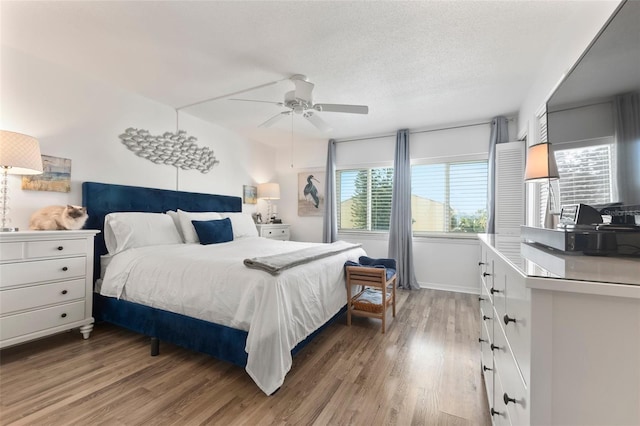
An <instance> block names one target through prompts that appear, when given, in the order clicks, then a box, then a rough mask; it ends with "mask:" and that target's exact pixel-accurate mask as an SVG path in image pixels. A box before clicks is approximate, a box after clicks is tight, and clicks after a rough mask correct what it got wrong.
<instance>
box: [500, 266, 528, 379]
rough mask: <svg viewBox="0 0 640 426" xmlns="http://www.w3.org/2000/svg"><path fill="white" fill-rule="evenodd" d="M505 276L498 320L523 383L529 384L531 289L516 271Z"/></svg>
mask: <svg viewBox="0 0 640 426" xmlns="http://www.w3.org/2000/svg"><path fill="white" fill-rule="evenodd" d="M506 277H507V284H506V289H505V295H506V298H505V299H506V306H505V313H504V315H503V316H502V317H501V318H498V320H499V321H500V325H501V326H502V327H503V329H504V332H505V335H506V337H507V340H508V341H509V346H511V351H512V352H513V356H514V358H515V360H516V363H517V365H518V368H519V369H520V372H521V373H522V376H523V378H524V381H525V385H529V383H530V378H531V374H530V372H531V290H529V289H528V288H526V287H525V279H524V277H522V276H521V275H519V274H518V273H517V272H516V271H513V270H512V271H509V272H508V273H507V275H506ZM505 316H507V318H505ZM512 320H515V321H512Z"/></svg>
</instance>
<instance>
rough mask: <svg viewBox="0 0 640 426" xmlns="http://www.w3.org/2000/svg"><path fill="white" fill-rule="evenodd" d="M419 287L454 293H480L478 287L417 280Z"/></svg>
mask: <svg viewBox="0 0 640 426" xmlns="http://www.w3.org/2000/svg"><path fill="white" fill-rule="evenodd" d="M418 284H419V285H420V288H428V289H431V290H443V291H453V292H455V293H468V294H480V289H479V288H469V287H465V286H461V285H453V284H438V283H425V282H419V283H418Z"/></svg>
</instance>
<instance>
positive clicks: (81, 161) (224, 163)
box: [0, 46, 275, 229]
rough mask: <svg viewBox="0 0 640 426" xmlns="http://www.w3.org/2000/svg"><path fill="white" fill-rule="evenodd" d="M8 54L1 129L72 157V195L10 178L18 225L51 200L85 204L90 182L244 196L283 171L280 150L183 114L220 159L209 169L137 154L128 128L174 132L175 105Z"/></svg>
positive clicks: (0, 80) (0, 84)
mask: <svg viewBox="0 0 640 426" xmlns="http://www.w3.org/2000/svg"><path fill="white" fill-rule="evenodd" d="M1 55H2V56H1V59H2V62H1V70H0V71H1V73H0V74H1V76H0V90H1V92H2V102H1V104H0V120H1V121H0V128H2V129H6V130H12V131H16V132H21V133H26V134H28V135H31V136H34V137H36V138H38V140H39V142H40V148H41V152H42V153H43V154H45V155H52V156H56V157H63V158H69V159H71V161H72V164H71V179H72V186H71V192H70V193H57V192H43V191H26V190H22V189H21V188H20V185H21V178H20V177H19V176H10V182H9V184H10V195H11V206H12V212H11V217H12V219H13V225H14V226H19V227H20V228H21V229H26V228H27V227H28V220H29V216H30V215H31V214H32V213H33V212H34V211H35V210H37V209H38V208H40V207H43V206H47V205H52V204H81V203H82V194H81V183H82V182H83V181H87V180H90V181H97V182H106V183H116V184H124V185H134V186H147V187H153V188H163V189H179V190H184V191H193V192H204V193H216V194H225V195H235V196H242V185H251V184H256V183H257V182H264V181H267V180H271V179H273V178H274V176H275V167H274V163H275V150H273V149H272V148H269V147H267V146H265V145H262V144H259V143H256V142H251V141H247V140H244V139H242V138H241V137H239V136H238V135H237V134H235V133H232V132H230V131H227V130H225V129H223V128H221V127H218V126H216V125H213V124H211V123H207V122H204V121H202V120H200V119H197V118H195V117H193V116H190V115H188V114H186V113H183V112H181V113H180V116H179V120H180V128H181V129H182V130H186V131H187V133H188V134H189V135H193V136H195V137H197V138H198V144H199V145H202V146H207V147H209V148H211V149H213V150H214V152H215V155H216V157H217V158H218V160H219V161H220V164H219V165H216V166H215V167H214V168H213V169H212V170H211V171H210V172H208V173H206V174H203V173H200V172H198V171H194V170H189V171H184V170H177V169H176V168H174V167H172V166H165V165H157V164H154V163H151V162H150V161H147V160H145V159H142V158H140V157H137V156H135V155H134V154H133V153H132V152H131V151H129V150H128V149H127V148H126V147H125V146H124V145H123V144H122V143H121V142H120V139H119V138H118V135H120V134H122V133H123V131H124V130H125V129H126V128H128V127H135V128H142V129H146V130H149V132H150V133H151V134H162V133H164V132H166V131H172V132H174V131H175V130H176V112H175V110H174V109H173V108H172V107H170V106H167V105H163V104H160V103H158V102H155V101H152V100H150V99H147V98H144V97H141V96H139V95H136V94H133V93H131V92H127V91H125V90H122V89H119V88H117V87H114V86H112V85H109V84H106V83H104V82H101V81H98V80H95V79H92V78H90V77H88V76H84V75H79V74H77V73H76V72H74V71H71V70H68V69H64V68H61V67H59V66H57V65H54V64H51V63H48V62H44V61H41V60H39V59H36V58H34V57H30V56H27V55H25V54H23V53H21V52H18V51H15V50H13V49H10V48H6V47H4V46H3V47H2V50H1ZM244 208H245V210H246V211H253V210H254V208H255V206H253V205H244Z"/></svg>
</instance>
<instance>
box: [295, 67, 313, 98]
mask: <svg viewBox="0 0 640 426" xmlns="http://www.w3.org/2000/svg"><path fill="white" fill-rule="evenodd" d="M291 81H293V84H295V85H296V95H295V96H296V99H302V100H303V101H305V102H308V103H311V102H312V97H311V96H312V95H311V92H313V87H314V84H313V83H309V82H308V81H307V80H306V77H305V76H303V75H299V74H296V75H294V76H293V77H291Z"/></svg>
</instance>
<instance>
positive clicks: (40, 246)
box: [25, 239, 87, 259]
mask: <svg viewBox="0 0 640 426" xmlns="http://www.w3.org/2000/svg"><path fill="white" fill-rule="evenodd" d="M25 245H26V250H25V257H26V258H27V259H37V258H42V257H57V256H77V255H84V254H86V253H87V240H86V239H82V240H51V241H28V242H26V243H25Z"/></svg>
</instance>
